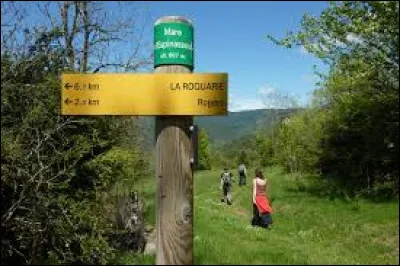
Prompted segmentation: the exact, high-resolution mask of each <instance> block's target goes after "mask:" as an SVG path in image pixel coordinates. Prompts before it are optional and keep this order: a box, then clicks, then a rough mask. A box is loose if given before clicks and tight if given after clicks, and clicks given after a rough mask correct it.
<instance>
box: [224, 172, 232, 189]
mask: <svg viewBox="0 0 400 266" xmlns="http://www.w3.org/2000/svg"><path fill="white" fill-rule="evenodd" d="M222 182H223V184H224V186H229V185H231V183H232V178H231V173H230V172H228V173H223V174H222Z"/></svg>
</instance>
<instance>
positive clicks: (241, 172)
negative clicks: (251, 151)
mask: <svg viewBox="0 0 400 266" xmlns="http://www.w3.org/2000/svg"><path fill="white" fill-rule="evenodd" d="M238 172H239V186H245V185H246V176H247V169H246V166H245V165H244V164H243V163H241V164H240V165H239V167H238Z"/></svg>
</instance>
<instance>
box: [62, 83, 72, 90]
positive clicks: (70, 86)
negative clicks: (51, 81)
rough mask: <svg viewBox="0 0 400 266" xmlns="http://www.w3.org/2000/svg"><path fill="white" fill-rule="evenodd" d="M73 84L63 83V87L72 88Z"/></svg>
mask: <svg viewBox="0 0 400 266" xmlns="http://www.w3.org/2000/svg"><path fill="white" fill-rule="evenodd" d="M72 87H73V86H72V85H71V84H69V83H67V84H65V86H64V88H66V89H67V90H68V89H69V88H72Z"/></svg>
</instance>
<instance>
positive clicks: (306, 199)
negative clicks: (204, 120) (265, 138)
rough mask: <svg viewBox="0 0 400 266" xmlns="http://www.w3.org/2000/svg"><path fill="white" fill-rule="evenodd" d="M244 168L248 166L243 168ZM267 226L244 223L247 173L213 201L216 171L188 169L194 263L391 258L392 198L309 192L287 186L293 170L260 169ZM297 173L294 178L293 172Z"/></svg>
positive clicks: (248, 210) (394, 258) (395, 233)
mask: <svg viewBox="0 0 400 266" xmlns="http://www.w3.org/2000/svg"><path fill="white" fill-rule="evenodd" d="M249 172H251V171H249ZM267 176H268V179H269V183H270V189H269V193H270V198H271V200H273V208H274V210H275V213H274V214H273V220H274V224H273V228H272V229H271V230H266V229H262V228H258V227H252V226H251V225H250V219H251V215H252V205H251V186H250V182H251V180H250V178H249V180H248V182H247V183H248V184H247V186H246V187H238V186H237V185H236V184H237V183H236V184H235V186H234V189H233V200H234V202H233V205H231V206H228V205H225V204H223V203H221V202H220V191H219V178H218V177H219V172H216V171H203V172H198V173H196V174H195V184H194V194H195V195H194V263H195V264H398V263H399V245H398V240H399V229H398V226H399V211H398V207H399V204H398V202H391V203H372V202H367V201H362V200H357V201H351V200H350V201H349V200H341V199H331V200H330V199H328V198H322V197H317V196H313V195H311V194H309V193H307V192H302V191H299V190H296V189H293V188H294V187H296V186H297V183H298V181H296V180H298V179H299V177H298V176H297V177H295V176H294V175H285V174H283V173H282V172H281V171H280V169H279V168H270V169H269V170H268V171H267ZM300 178H301V177H300Z"/></svg>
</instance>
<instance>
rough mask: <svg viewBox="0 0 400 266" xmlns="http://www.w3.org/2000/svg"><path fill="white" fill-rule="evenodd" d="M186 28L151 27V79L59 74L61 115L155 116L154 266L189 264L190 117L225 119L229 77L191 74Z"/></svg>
mask: <svg viewBox="0 0 400 266" xmlns="http://www.w3.org/2000/svg"><path fill="white" fill-rule="evenodd" d="M193 62H194V42H193V25H192V23H191V22H190V21H189V20H188V19H185V18H182V17H176V16H168V17H162V18H160V19H158V20H157V21H156V22H155V24H154V73H151V74H150V73H149V74H112V73H109V74H63V75H62V86H61V114H62V115H155V116H156V130H155V139H156V158H155V161H156V183H157V191H156V212H157V213H156V230H157V243H156V249H157V251H156V264H158V265H165V264H176V265H178V264H179V265H184V264H193V219H192V218H193V166H194V165H195V164H196V162H197V126H195V125H193V115H227V106H228V102H227V100H228V94H227V91H228V88H227V83H228V75H227V74H226V73H213V74H210V73H192V72H193V69H194V63H193Z"/></svg>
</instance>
